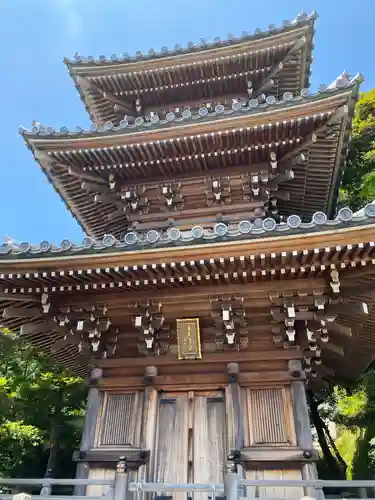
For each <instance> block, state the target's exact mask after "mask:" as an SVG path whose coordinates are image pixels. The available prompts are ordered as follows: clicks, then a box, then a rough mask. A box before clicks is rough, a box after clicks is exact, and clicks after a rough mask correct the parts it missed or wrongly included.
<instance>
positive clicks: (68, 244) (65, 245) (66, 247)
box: [60, 240, 72, 250]
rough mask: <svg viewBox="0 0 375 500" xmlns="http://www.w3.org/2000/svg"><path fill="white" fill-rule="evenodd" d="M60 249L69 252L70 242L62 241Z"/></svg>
mask: <svg viewBox="0 0 375 500" xmlns="http://www.w3.org/2000/svg"><path fill="white" fill-rule="evenodd" d="M60 248H61V249H62V250H70V249H71V248H72V242H71V241H70V240H62V242H61V243H60Z"/></svg>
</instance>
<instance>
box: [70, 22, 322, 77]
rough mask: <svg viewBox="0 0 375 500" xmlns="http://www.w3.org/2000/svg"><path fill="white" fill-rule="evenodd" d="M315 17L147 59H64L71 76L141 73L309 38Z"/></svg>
mask: <svg viewBox="0 0 375 500" xmlns="http://www.w3.org/2000/svg"><path fill="white" fill-rule="evenodd" d="M316 17H317V15H316V14H315V13H312V14H311V15H310V16H308V18H307V19H304V20H301V21H300V22H296V23H294V24H291V25H289V26H283V27H282V28H279V29H273V30H271V31H266V32H261V33H255V34H254V35H248V36H244V37H239V38H233V39H231V40H227V41H221V42H214V43H212V44H205V45H204V46H201V47H196V46H195V47H193V48H187V49H181V50H178V51H174V50H171V51H168V50H167V51H164V52H160V53H158V54H156V53H155V54H150V55H149V56H147V55H145V54H142V56H138V57H133V58H131V57H128V58H125V59H124V58H122V59H123V60H122V61H121V57H120V58H117V57H116V58H115V57H113V58H112V59H110V60H107V59H105V60H104V58H103V57H102V58H101V59H98V60H93V61H91V60H89V59H88V58H83V57H80V56H78V57H77V60H69V59H65V60H64V62H65V64H66V65H67V67H68V69H69V72H70V73H71V74H72V75H73V74H75V75H83V74H86V75H89V74H90V75H91V74H110V73H112V72H116V71H121V72H123V71H126V72H128V71H138V70H141V71H145V70H152V69H155V68H167V67H168V66H170V65H175V64H189V63H191V62H194V61H199V60H201V59H202V60H203V59H207V58H214V57H217V55H218V56H224V55H227V54H232V53H233V52H236V51H242V50H244V49H245V50H247V49H251V50H258V49H263V48H266V47H268V46H270V45H274V44H278V43H284V42H285V40H288V39H290V38H291V37H296V38H298V37H299V36H301V35H304V34H305V35H308V34H309V32H310V34H311V36H312V35H313V31H314V22H315V20H316Z"/></svg>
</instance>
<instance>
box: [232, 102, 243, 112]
mask: <svg viewBox="0 0 375 500" xmlns="http://www.w3.org/2000/svg"><path fill="white" fill-rule="evenodd" d="M241 107H242V106H241V103H240V102H238V101H234V102H233V103H232V109H233V111H239V110H240V109H241Z"/></svg>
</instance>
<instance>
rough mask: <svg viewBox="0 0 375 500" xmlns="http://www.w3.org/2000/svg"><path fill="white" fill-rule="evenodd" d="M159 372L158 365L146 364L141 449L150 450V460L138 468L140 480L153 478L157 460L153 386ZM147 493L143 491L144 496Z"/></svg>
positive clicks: (145, 480)
mask: <svg viewBox="0 0 375 500" xmlns="http://www.w3.org/2000/svg"><path fill="white" fill-rule="evenodd" d="M157 374H158V369H157V368H156V366H146V368H145V373H144V379H145V384H146V387H145V389H144V393H143V405H142V426H141V442H140V448H141V450H150V459H149V462H148V463H147V464H145V465H141V466H140V468H139V470H138V480H139V481H140V482H143V481H144V482H147V481H150V480H152V477H151V476H152V472H151V471H152V469H151V468H152V466H153V463H154V460H155V432H156V421H157V418H156V413H157V403H158V393H157V391H156V390H155V389H154V387H153V380H154V378H155V377H156V376H157ZM145 495H146V494H145V493H143V496H145Z"/></svg>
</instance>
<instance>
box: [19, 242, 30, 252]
mask: <svg viewBox="0 0 375 500" xmlns="http://www.w3.org/2000/svg"><path fill="white" fill-rule="evenodd" d="M20 250H21V252H22V253H27V252H30V250H31V245H30V243H29V242H28V241H23V242H22V243H21V244H20Z"/></svg>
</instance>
